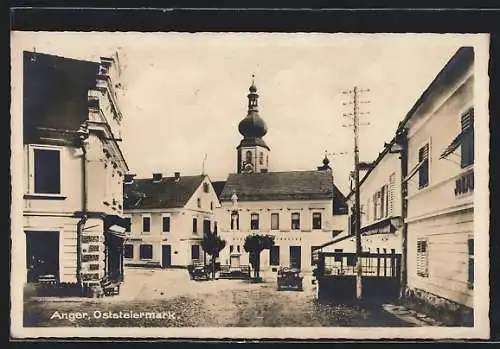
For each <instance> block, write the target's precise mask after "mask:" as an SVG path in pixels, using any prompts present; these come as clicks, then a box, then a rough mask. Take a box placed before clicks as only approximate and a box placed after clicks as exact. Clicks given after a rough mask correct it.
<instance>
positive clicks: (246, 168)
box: [243, 163, 253, 173]
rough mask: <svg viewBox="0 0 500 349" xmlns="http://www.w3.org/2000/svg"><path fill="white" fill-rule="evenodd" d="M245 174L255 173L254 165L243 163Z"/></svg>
mask: <svg viewBox="0 0 500 349" xmlns="http://www.w3.org/2000/svg"><path fill="white" fill-rule="evenodd" d="M243 172H244V173H253V165H252V164H250V163H243Z"/></svg>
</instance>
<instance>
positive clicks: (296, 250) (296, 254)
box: [290, 246, 302, 269]
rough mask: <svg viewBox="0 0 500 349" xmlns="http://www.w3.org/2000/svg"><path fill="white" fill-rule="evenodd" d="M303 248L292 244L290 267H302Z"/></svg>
mask: <svg viewBox="0 0 500 349" xmlns="http://www.w3.org/2000/svg"><path fill="white" fill-rule="evenodd" d="M300 259H301V249H300V246H290V268H297V269H300V268H301V266H302V265H301V262H300Z"/></svg>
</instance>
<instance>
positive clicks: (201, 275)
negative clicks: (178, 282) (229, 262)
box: [188, 264, 210, 280]
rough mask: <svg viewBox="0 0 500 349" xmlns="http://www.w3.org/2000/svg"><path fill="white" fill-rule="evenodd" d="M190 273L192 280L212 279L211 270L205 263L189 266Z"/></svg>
mask: <svg viewBox="0 0 500 349" xmlns="http://www.w3.org/2000/svg"><path fill="white" fill-rule="evenodd" d="M188 273H189V277H190V278H191V280H208V279H210V270H209V268H208V267H206V266H204V265H203V264H194V265H189V266H188Z"/></svg>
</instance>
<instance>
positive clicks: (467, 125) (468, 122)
mask: <svg viewBox="0 0 500 349" xmlns="http://www.w3.org/2000/svg"><path fill="white" fill-rule="evenodd" d="M461 123H462V144H461V147H462V151H461V156H460V157H461V159H460V164H461V166H462V167H467V166H469V165H472V164H473V163H474V109H470V110H469V111H468V112H467V113H465V114H464V115H462V120H461Z"/></svg>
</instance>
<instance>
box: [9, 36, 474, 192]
mask: <svg viewBox="0 0 500 349" xmlns="http://www.w3.org/2000/svg"><path fill="white" fill-rule="evenodd" d="M11 40H12V45H13V46H12V49H13V50H17V51H19V52H20V51H22V50H30V51H31V50H36V52H40V53H48V54H55V55H58V56H64V57H69V58H75V59H85V60H94V61H96V60H98V59H99V57H100V56H110V55H111V54H113V53H114V52H116V51H117V52H118V54H119V57H120V62H121V66H122V77H121V78H122V83H123V86H124V89H123V91H121V93H120V107H121V110H122V114H123V115H124V119H123V124H122V138H123V142H122V144H121V147H122V150H123V153H124V155H125V158H126V160H127V163H128V165H129V167H130V169H131V172H133V173H135V174H137V178H141V177H149V176H151V174H152V173H153V172H161V173H163V174H164V175H173V173H174V172H177V171H178V172H181V174H182V175H195V174H200V173H201V172H202V166H203V159H204V157H205V154H206V161H205V173H207V174H208V175H209V176H210V178H211V179H212V180H213V181H215V180H224V179H226V178H227V175H228V174H229V173H234V172H236V159H237V158H236V146H237V145H238V144H239V142H240V140H241V138H242V136H241V135H240V134H239V132H238V123H239V122H240V121H241V120H242V119H243V118H244V117H245V116H246V114H247V94H248V88H249V86H250V84H251V82H252V74H254V75H255V84H256V86H257V89H258V94H259V95H260V98H259V112H260V116H261V117H262V118H263V119H264V121H265V122H266V124H267V126H268V133H267V135H266V136H265V137H264V140H265V142H266V143H267V144H268V146H269V147H270V149H271V152H270V156H269V165H270V171H291V170H314V169H316V167H317V166H319V165H321V161H322V159H323V157H324V154H325V151H327V152H328V153H329V158H330V161H331V163H330V165H331V166H332V168H333V173H334V180H335V183H336V184H337V186H338V187H339V188H340V189H341V190H342V191H343V192H344V194H347V193H348V190H349V172H350V171H351V170H352V169H353V158H354V154H353V130H352V128H349V127H343V125H345V124H349V123H351V121H350V120H348V119H347V118H346V117H344V116H343V114H344V113H349V112H351V111H352V110H350V108H351V105H349V104H348V105H347V106H344V105H343V102H349V98H350V95H345V94H343V93H342V91H344V90H349V89H352V88H353V87H354V86H358V88H359V89H363V90H366V89H369V91H367V92H364V93H362V94H361V96H360V99H361V100H363V101H367V102H368V103H363V104H361V105H360V106H361V110H360V111H361V112H363V113H366V114H363V115H362V116H361V122H362V123H369V125H365V126H363V127H362V129H361V131H360V138H359V146H360V159H361V160H362V161H373V160H374V159H375V158H376V157H377V156H378V154H379V152H381V151H382V150H383V145H384V142H388V141H389V140H390V139H391V138H392V137H393V135H394V132H395V130H396V127H397V125H398V123H399V121H401V120H402V119H403V118H404V117H405V115H406V113H407V112H408V111H409V110H410V109H411V107H412V106H413V105H414V103H415V102H416V101H417V99H418V98H419V97H420V95H421V94H422V92H423V91H424V90H425V89H426V88H427V86H428V85H429V84H430V83H431V81H432V80H433V79H434V78H435V76H436V75H437V74H438V72H439V71H440V70H441V69H442V68H443V66H444V65H445V64H446V62H447V61H448V60H449V59H450V58H451V56H452V55H453V54H454V53H455V52H456V50H457V49H458V48H459V47H460V46H463V45H468V44H470V40H471V39H470V36H467V35H459V34H453V35H444V34H433V35H431V34H423V35H422V34H308V33H307V34H306V33H304V34H298V33H296V34H293V33H290V34H271V33H268V34H265V33H255V34H250V33H247V34H243V33H195V34H191V33H120V32H115V33H98V32H90V33H71V32H61V33H56V32H53V33H47V32H45V33H44V32H31V33H28V32H25V33H14V34H13V37H12V39H11Z"/></svg>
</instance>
